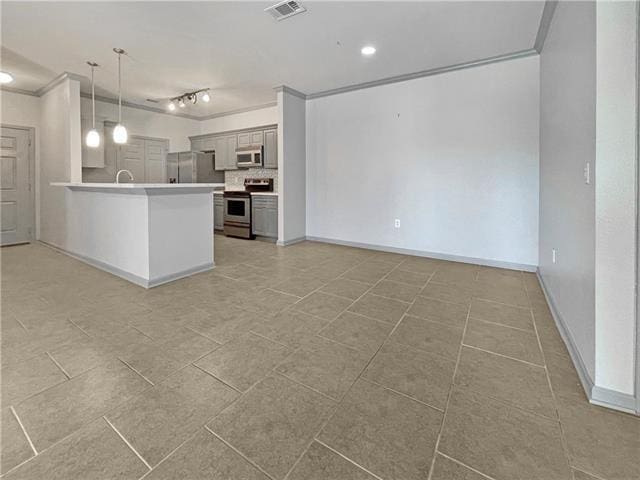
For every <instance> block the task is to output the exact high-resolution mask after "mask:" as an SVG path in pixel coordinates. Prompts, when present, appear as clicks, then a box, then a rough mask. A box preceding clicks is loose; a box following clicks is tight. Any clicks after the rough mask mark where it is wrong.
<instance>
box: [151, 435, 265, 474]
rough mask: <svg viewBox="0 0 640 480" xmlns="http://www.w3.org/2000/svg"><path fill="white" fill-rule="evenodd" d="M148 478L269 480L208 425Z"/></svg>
mask: <svg viewBox="0 0 640 480" xmlns="http://www.w3.org/2000/svg"><path fill="white" fill-rule="evenodd" d="M145 479H146V480H203V479H213V480H216V479H220V480H223V479H225V480H226V479H229V480H231V479H242V480H269V477H267V476H266V475H265V474H264V473H262V472H261V471H260V470H258V469H257V468H256V467H254V466H253V465H251V464H250V463H249V462H248V461H247V460H245V459H244V458H242V456H240V455H238V454H237V453H236V452H234V451H233V449H232V448H231V447H229V446H228V445H225V443H224V442H223V441H222V440H220V439H219V438H217V437H216V436H215V435H213V434H212V433H211V432H209V431H208V430H206V429H205V428H201V429H200V431H199V432H198V433H197V434H196V435H195V436H194V437H193V438H191V439H190V440H189V441H187V442H185V443H184V444H183V445H181V446H180V448H178V449H177V450H176V451H175V452H174V453H172V454H171V456H170V457H169V458H167V459H166V460H165V461H164V462H162V463H161V464H160V465H158V466H157V467H156V468H154V469H153V471H152V472H151V473H150V474H149V475H147V476H146V477H145Z"/></svg>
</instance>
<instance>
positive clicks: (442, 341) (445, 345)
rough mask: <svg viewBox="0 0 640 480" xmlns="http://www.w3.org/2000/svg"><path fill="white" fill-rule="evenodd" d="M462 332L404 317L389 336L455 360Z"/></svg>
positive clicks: (459, 329) (396, 340) (454, 328)
mask: <svg viewBox="0 0 640 480" xmlns="http://www.w3.org/2000/svg"><path fill="white" fill-rule="evenodd" d="M463 331H464V330H463V328H461V327H457V326H455V327H454V326H449V325H444V324H442V323H437V322H430V321H429V320H424V319H422V318H418V317H413V316H411V315H405V317H404V318H403V319H402V321H401V322H400V325H398V328H396V330H395V331H394V332H393V334H392V335H391V340H392V341H394V342H398V343H401V344H403V345H408V346H410V347H414V348H416V349H418V350H423V351H425V352H429V353H435V354H437V355H440V356H442V357H445V358H448V359H450V360H455V359H456V358H457V356H458V350H460V344H461V342H462V333H463Z"/></svg>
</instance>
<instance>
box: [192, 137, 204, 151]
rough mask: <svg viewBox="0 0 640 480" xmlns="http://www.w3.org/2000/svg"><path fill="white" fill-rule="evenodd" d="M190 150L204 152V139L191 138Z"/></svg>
mask: <svg viewBox="0 0 640 480" xmlns="http://www.w3.org/2000/svg"><path fill="white" fill-rule="evenodd" d="M191 151H192V152H204V139H196V140H191Z"/></svg>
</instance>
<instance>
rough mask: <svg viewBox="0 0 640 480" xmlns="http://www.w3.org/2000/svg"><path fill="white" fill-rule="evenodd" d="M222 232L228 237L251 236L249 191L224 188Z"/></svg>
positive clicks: (250, 237)
mask: <svg viewBox="0 0 640 480" xmlns="http://www.w3.org/2000/svg"><path fill="white" fill-rule="evenodd" d="M224 234H225V235H227V236H230V237H240V238H249V239H252V238H253V234H252V233H251V193H249V192H246V191H233V190H231V191H230V190H225V192H224Z"/></svg>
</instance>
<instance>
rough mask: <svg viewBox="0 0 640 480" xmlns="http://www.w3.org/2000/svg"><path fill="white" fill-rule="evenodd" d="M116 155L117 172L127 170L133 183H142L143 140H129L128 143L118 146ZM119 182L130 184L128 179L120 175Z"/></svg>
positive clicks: (143, 175) (143, 177)
mask: <svg viewBox="0 0 640 480" xmlns="http://www.w3.org/2000/svg"><path fill="white" fill-rule="evenodd" d="M120 148H121V150H120V155H118V170H122V169H125V170H129V171H130V172H131V174H132V175H133V182H134V183H144V181H145V174H144V164H145V161H144V140H143V139H141V138H134V137H131V138H129V142H128V143H126V144H125V145H121V146H120ZM120 181H121V182H128V183H129V182H130V180H129V177H127V176H126V175H120Z"/></svg>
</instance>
